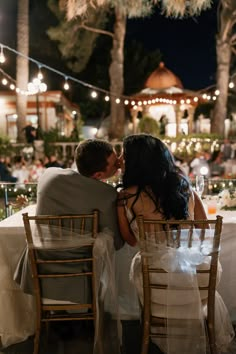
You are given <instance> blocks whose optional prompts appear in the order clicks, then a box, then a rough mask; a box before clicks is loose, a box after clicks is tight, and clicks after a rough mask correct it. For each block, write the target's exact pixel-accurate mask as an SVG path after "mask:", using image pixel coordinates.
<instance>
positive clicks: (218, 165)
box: [209, 151, 225, 177]
mask: <svg viewBox="0 0 236 354" xmlns="http://www.w3.org/2000/svg"><path fill="white" fill-rule="evenodd" d="M209 165H210V170H211V177H223V176H224V172H225V167H224V164H223V159H222V152H221V151H214V152H213V153H212V157H211V160H210V162H209Z"/></svg>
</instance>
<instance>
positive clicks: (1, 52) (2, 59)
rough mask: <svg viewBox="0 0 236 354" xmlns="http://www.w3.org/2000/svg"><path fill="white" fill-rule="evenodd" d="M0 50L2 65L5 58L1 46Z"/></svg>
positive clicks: (0, 62)
mask: <svg viewBox="0 0 236 354" xmlns="http://www.w3.org/2000/svg"><path fill="white" fill-rule="evenodd" d="M0 48H1V49H0V64H3V63H5V61H6V58H5V55H4V53H3V46H2V45H1V47H0Z"/></svg>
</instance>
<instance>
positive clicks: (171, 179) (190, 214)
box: [117, 134, 233, 345]
mask: <svg viewBox="0 0 236 354" xmlns="http://www.w3.org/2000/svg"><path fill="white" fill-rule="evenodd" d="M121 164H122V162H121ZM123 170H124V173H123V189H122V190H121V191H120V193H119V202H118V219H119V224H120V230H121V234H122V237H123V238H124V240H125V241H126V244H125V246H124V247H123V248H122V249H121V250H120V251H119V253H120V257H119V258H117V270H120V277H121V276H122V282H121V288H119V287H118V290H119V297H120V298H121V299H122V300H123V303H126V307H128V304H129V303H131V304H133V303H134V302H135V301H136V297H135V296H134V295H133V293H134V289H132V286H131V282H130V280H129V270H130V268H131V273H130V275H132V274H136V276H137V272H135V271H132V267H131V262H132V258H133V256H134V255H135V256H134V260H133V263H132V264H133V265H135V266H136V267H140V255H139V254H138V253H137V249H138V241H139V233H138V227H137V223H136V218H137V216H138V215H143V216H144V218H147V219H164V220H165V219H173V220H175V219H176V220H180V219H186V220H187V219H194V220H200V219H207V217H206V213H205V211H204V207H203V204H202V202H201V200H200V198H199V197H198V195H197V194H196V193H195V192H194V191H193V190H192V188H191V185H190V183H189V181H188V178H187V177H186V176H185V175H184V173H183V172H182V171H181V170H180V169H179V168H178V167H177V166H176V164H175V162H174V159H173V156H172V155H171V153H170V151H169V150H168V148H167V146H166V145H165V144H164V143H163V142H162V141H161V140H159V139H158V138H155V137H153V136H151V135H146V134H140V135H131V136H128V137H126V138H125V139H124V143H123ZM199 227H200V225H199ZM132 249H133V251H132ZM124 251H126V254H125V256H124V257H123V254H124ZM128 257H129V260H128ZM123 258H124V259H125V266H126V269H124V266H122V264H123V261H124V259H123ZM201 266H203V265H202V264H201ZM204 266H205V265H204ZM206 266H208V264H206ZM139 269H140V268H139ZM219 270H221V267H220V266H219ZM125 277H126V283H127V284H125ZM141 278H142V274H141V273H140V272H139V273H138V277H136V278H133V282H134V284H135V287H136V288H137V290H138V292H139V294H141V293H142V289H141V288H140V286H141V285H140V284H142V280H141ZM118 286H119V279H118ZM127 289H129V293H128V290H127ZM131 296H133V297H131ZM219 297H220V295H218V297H217V298H216V300H217V299H218V298H219ZM220 300H221V299H220ZM140 301H141V303H142V302H143V298H140ZM156 303H157V304H158V303H159V304H160V303H161V302H160V300H159V299H158V298H155V303H154V304H156ZM218 305H219V309H220V317H219V320H218V323H217V325H218V329H219V328H220V326H221V324H222V323H223V321H225V322H224V323H225V324H227V325H226V326H225V328H223V332H221V335H218V336H217V341H218V344H219V345H221V344H222V345H225V344H226V345H227V344H228V343H229V342H230V341H231V339H232V333H233V332H232V327H231V324H230V322H229V319H228V313H227V310H226V308H225V306H224V304H223V305H222V300H221V301H219V302H218V301H216V307H217V306H218ZM171 307H172V308H175V311H176V313H177V311H179V310H180V307H178V305H176V304H173V306H171ZM155 315H157V314H155ZM157 316H158V315H157ZM224 331H225V332H226V333H225V332H224ZM218 334H219V333H218ZM158 345H159V342H158Z"/></svg>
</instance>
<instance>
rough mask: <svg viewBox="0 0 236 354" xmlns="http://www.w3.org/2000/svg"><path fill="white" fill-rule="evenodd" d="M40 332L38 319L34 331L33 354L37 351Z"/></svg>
mask: <svg viewBox="0 0 236 354" xmlns="http://www.w3.org/2000/svg"><path fill="white" fill-rule="evenodd" d="M40 333H41V321H40V320H39V321H37V323H36V331H35V336H34V353H33V354H38V353H39V342H40Z"/></svg>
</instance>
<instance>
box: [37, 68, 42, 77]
mask: <svg viewBox="0 0 236 354" xmlns="http://www.w3.org/2000/svg"><path fill="white" fill-rule="evenodd" d="M38 79H39V80H42V79H43V74H42V72H41V69H40V68H39V72H38Z"/></svg>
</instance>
